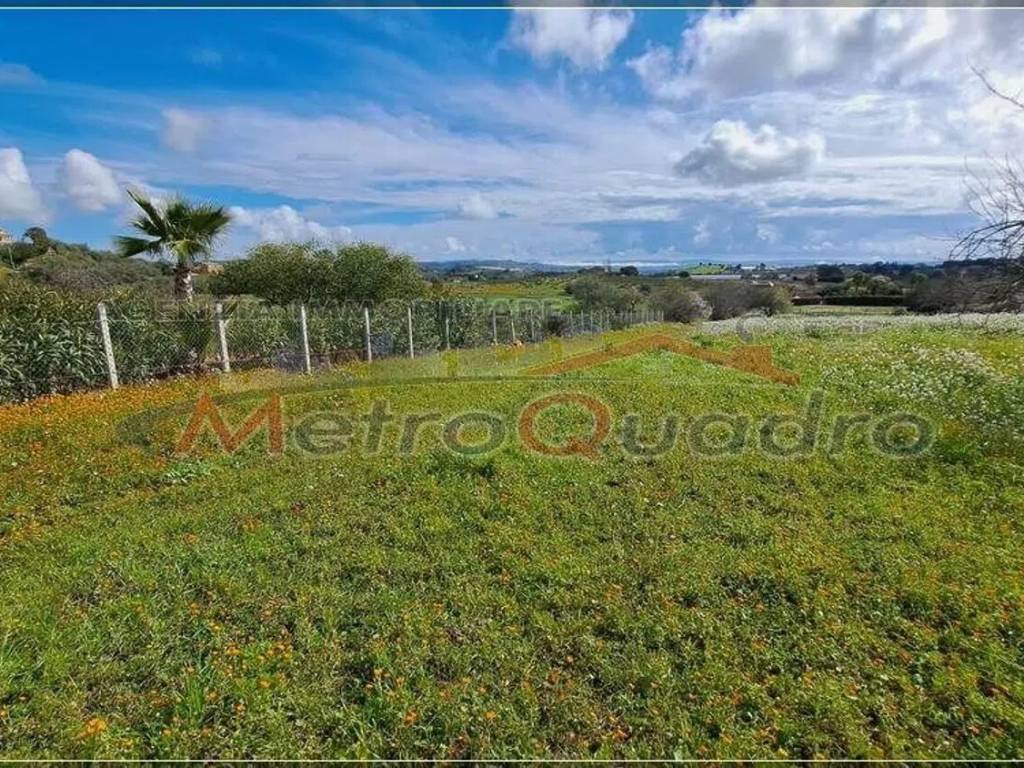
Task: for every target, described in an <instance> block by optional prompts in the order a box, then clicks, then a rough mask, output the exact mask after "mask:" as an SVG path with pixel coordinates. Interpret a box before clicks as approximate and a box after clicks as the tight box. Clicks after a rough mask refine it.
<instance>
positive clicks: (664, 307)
mask: <svg viewBox="0 0 1024 768" xmlns="http://www.w3.org/2000/svg"><path fill="white" fill-rule="evenodd" d="M651 304H652V306H653V307H654V308H655V309H657V310H659V311H660V312H662V313H663V315H664V317H665V319H666V320H668V321H669V322H672V323H696V322H699V321H701V320H707V319H708V318H709V317H711V305H710V304H708V302H707V301H705V300H704V298H703V297H702V296H701V295H700V294H699V293H697V292H696V291H691V290H689V289H687V288H686V287H684V286H682V285H679V284H669V285H665V286H662V287H661V288H659V289H658V290H657V291H655V292H654V293H653V294H652V296H651Z"/></svg>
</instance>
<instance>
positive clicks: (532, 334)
mask: <svg viewBox="0 0 1024 768" xmlns="http://www.w3.org/2000/svg"><path fill="white" fill-rule="evenodd" d="M536 340H537V328H536V326H535V325H534V322H533V310H532V309H531V310H530V341H536Z"/></svg>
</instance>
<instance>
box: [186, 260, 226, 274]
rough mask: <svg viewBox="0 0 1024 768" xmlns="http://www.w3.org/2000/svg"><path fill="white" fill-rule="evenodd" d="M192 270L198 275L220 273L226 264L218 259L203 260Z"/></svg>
mask: <svg viewBox="0 0 1024 768" xmlns="http://www.w3.org/2000/svg"><path fill="white" fill-rule="evenodd" d="M192 271H193V272H195V273H196V274H197V275H219V274H220V273H221V272H223V271H224V265H223V264H220V263H218V262H216V261H201V262H200V263H198V264H196V268H195V269H194V270H192Z"/></svg>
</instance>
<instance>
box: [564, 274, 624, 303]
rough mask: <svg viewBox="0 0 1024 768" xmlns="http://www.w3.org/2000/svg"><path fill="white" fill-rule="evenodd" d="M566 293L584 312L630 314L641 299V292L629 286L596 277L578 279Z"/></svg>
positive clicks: (568, 285) (567, 286) (569, 284)
mask: <svg viewBox="0 0 1024 768" xmlns="http://www.w3.org/2000/svg"><path fill="white" fill-rule="evenodd" d="M565 291H566V293H568V294H569V295H570V296H572V297H573V298H574V299H576V301H577V302H579V305H580V308H581V309H583V310H584V311H590V310H592V309H610V310H612V311H613V312H628V311H629V310H631V309H633V308H634V307H635V306H636V305H637V304H638V303H639V302H640V299H641V295H640V292H639V291H638V290H637V289H636V288H634V287H632V286H628V285H620V284H619V283H616V282H615V281H613V280H609V279H608V278H605V277H599V276H596V275H587V276H585V277H580V278H577V279H575V280H573V281H571V282H570V283H568V284H567V285H566V286H565Z"/></svg>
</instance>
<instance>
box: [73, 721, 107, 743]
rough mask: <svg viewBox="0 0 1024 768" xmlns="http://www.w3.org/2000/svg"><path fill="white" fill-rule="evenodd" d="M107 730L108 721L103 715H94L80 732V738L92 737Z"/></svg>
mask: <svg viewBox="0 0 1024 768" xmlns="http://www.w3.org/2000/svg"><path fill="white" fill-rule="evenodd" d="M105 730H107V721H106V720H104V719H103V718H102V717H94V718H92V719H90V720H89V722H87V723H86V724H85V725H84V726H83V727H82V730H80V731H79V732H78V738H79V740H81V739H91V738H92V737H93V736H97V735H99V734H101V733H103V732H104V731H105Z"/></svg>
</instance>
